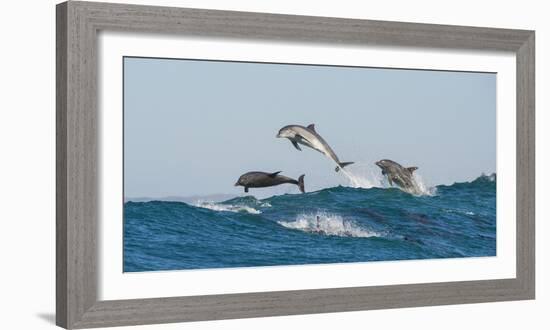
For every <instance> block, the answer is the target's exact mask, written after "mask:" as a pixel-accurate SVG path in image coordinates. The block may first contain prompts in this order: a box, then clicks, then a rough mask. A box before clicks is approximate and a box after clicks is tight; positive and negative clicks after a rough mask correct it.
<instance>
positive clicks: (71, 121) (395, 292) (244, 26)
mask: <svg viewBox="0 0 550 330" xmlns="http://www.w3.org/2000/svg"><path fill="white" fill-rule="evenodd" d="M56 13H57V27H56V28H57V62H56V66H57V85H56V88H57V95H56V98H57V103H56V106H57V118H56V125H57V131H56V135H57V136H56V143H57V150H56V152H57V158H56V159H57V160H56V170H57V178H56V188H57V193H56V194H57V200H56V210H57V219H56V227H57V228H56V235H57V246H56V304H57V306H56V322H57V324H58V325H59V326H62V327H65V328H88V327H102V326H119V325H137V324H147V323H167V322H182V321H199V320H214V319H231V318H247V317H260V316H274V315H293V314H306V313H327V312H342V311H357V310H368V309H382V308H398V307H412V306H429V305H445V304H464V303H479V302H490V301H506V300H522V299H534V297H535V32H534V31H525V30H510V29H495V28H479V27H464V26H447V25H432V24H416V23H401V22H385V21H371V20H356V19H342V18H326V17H307V16H294V15H278V14H262V13H249V12H232V11H218V10H201V9H183V8H167V7H155V6H139V5H125V4H124V5H123V4H109V3H94V2H79V1H74V2H73V1H70V2H65V3H61V4H59V5H57V8H56ZM104 30H107V31H131V32H143V33H171V34H180V35H193V36H215V37H224V38H252V39H263V40H286V41H293V42H300V43H332V44H355V45H367V44H369V45H391V46H416V47H431V48H445V49H455V50H460V49H471V50H496V51H511V52H515V54H516V59H517V61H516V64H517V82H516V85H517V104H516V111H517V188H516V189H517V192H516V193H517V214H516V217H517V218H516V219H517V231H516V236H517V245H516V246H517V251H516V260H517V265H516V278H514V279H496V280H479V281H463V282H447V283H428V284H406V285H388V286H370V287H353V288H331V289H315V290H297V291H277V292H261V293H239V294H220V295H208V296H186V297H173V298H162V297H159V298H153V299H133V300H114V301H100V300H98V296H97V292H98V272H97V265H98V252H97V242H98V237H97V235H98V230H97V229H98V193H99V187H98V173H97V166H98V124H99V123H98V110H97V105H98V100H97V98H98V94H97V91H98V86H97V85H98V81H97V75H98V72H97V63H98V59H97V35H98V32H99V31H104Z"/></svg>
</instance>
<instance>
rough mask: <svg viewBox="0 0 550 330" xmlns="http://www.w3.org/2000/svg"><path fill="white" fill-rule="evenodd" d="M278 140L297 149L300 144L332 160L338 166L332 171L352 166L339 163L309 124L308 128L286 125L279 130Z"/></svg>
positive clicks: (347, 163)
mask: <svg viewBox="0 0 550 330" xmlns="http://www.w3.org/2000/svg"><path fill="white" fill-rule="evenodd" d="M277 137H278V138H286V139H289V140H290V142H292V145H293V146H294V147H295V148H296V149H298V150H300V151H301V150H302V149H301V148H300V146H299V145H300V144H301V145H304V146H306V147H310V148H311V149H313V150H317V151H319V152H320V153H322V154H323V155H325V156H327V157H328V158H330V159H332V160H333V161H334V162H335V163H336V164H337V165H338V166H336V168H335V169H334V170H335V171H336V172H338V171H339V170H340V169H342V168H344V167H346V166H348V165H351V164H353V162H341V161H340V160H339V159H338V156H336V153H335V152H334V151H333V150H332V148H331V147H330V146H329V145H328V143H327V142H326V141H325V140H324V139H323V138H322V137H321V135H319V134H318V133H317V132H316V131H315V124H310V125H309V126H308V127H304V126H300V125H288V126H285V127H283V128H281V129H280V130H279V133H278V134H277Z"/></svg>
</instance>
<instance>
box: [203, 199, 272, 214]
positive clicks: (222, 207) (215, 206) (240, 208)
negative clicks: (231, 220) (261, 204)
mask: <svg viewBox="0 0 550 330" xmlns="http://www.w3.org/2000/svg"><path fill="white" fill-rule="evenodd" d="M194 206H196V207H200V208H203V209H209V210H212V211H222V212H234V213H239V212H241V213H242V212H244V213H250V214H260V213H262V211H260V210H257V209H255V208H253V207H251V206H247V205H242V204H223V203H215V202H210V201H197V202H196V203H195V205H194Z"/></svg>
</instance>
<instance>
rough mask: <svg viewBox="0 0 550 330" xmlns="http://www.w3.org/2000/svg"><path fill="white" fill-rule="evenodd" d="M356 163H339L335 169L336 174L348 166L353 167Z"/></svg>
mask: <svg viewBox="0 0 550 330" xmlns="http://www.w3.org/2000/svg"><path fill="white" fill-rule="evenodd" d="M354 163H355V162H343V163H338V166H336V168H335V169H334V170H335V171H336V172H338V171H340V169H342V168H344V167H346V166H348V165H351V164H354Z"/></svg>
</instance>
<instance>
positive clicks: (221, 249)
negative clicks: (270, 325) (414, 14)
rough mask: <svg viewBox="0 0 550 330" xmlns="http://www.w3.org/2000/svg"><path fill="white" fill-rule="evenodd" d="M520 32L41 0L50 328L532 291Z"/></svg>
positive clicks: (529, 121)
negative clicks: (49, 123)
mask: <svg viewBox="0 0 550 330" xmlns="http://www.w3.org/2000/svg"><path fill="white" fill-rule="evenodd" d="M534 42H535V41H534V32H533V31H524V30H509V29H494V28H475V27H462V26H443V25H427V24H413V23H401V22H383V21H369V20H355V19H342V18H326V17H306V16H291V15H275V14H263V13H245V12H229V11H216V10H201V9H184V8H166V7H154V6H137V5H121V4H105V3H94V2H73V1H70V2H66V3H62V4H59V5H58V6H57V256H56V257H57V291H56V293H57V312H56V313H57V316H56V319H57V324H58V325H60V326H62V327H65V328H87V327H99V326H116V325H134V324H146V323H163V322H181V321H197V320H211V319H229V318H245V317H258V316H274V315H291V314H306V313H322V312H336V311H352V310H366V309H380V308H398V307H410V306H427V305H441V304H458V303H475V302H489V301H503V300H520V299H534V293H535V277H534V276H535V275H534V274H535V268H534V267H535V265H534V260H535V259H534V258H535V251H534V246H535V243H534V207H535V206H534V200H535V198H534V175H535V174H534V150H535V149H534V104H535V103H534V102H535V99H534V74H535V70H534Z"/></svg>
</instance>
